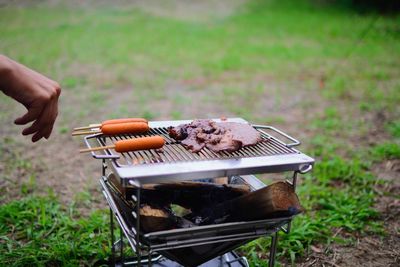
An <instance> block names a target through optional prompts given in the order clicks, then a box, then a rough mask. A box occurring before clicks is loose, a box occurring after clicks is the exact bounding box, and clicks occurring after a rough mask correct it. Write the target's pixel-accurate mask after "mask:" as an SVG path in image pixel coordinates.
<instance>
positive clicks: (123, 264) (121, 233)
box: [119, 227, 125, 266]
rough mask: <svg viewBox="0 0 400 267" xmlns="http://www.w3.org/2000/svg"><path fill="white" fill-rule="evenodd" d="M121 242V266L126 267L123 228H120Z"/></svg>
mask: <svg viewBox="0 0 400 267" xmlns="http://www.w3.org/2000/svg"><path fill="white" fill-rule="evenodd" d="M119 238H120V239H119V240H120V245H119V255H120V258H121V265H122V266H125V259H124V233H123V232H122V228H121V227H120V228H119Z"/></svg>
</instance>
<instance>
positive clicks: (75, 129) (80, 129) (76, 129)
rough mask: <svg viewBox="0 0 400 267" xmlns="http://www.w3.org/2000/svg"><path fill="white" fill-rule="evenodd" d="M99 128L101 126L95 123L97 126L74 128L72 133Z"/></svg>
mask: <svg viewBox="0 0 400 267" xmlns="http://www.w3.org/2000/svg"><path fill="white" fill-rule="evenodd" d="M99 127H101V124H99V123H97V124H90V125H89V126H83V127H76V128H74V132H75V131H82V130H88V129H92V128H99Z"/></svg>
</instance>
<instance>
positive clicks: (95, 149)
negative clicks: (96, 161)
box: [79, 145, 115, 153]
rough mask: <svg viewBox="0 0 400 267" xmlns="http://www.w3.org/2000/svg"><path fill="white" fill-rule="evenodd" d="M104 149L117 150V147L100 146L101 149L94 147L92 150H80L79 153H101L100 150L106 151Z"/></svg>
mask: <svg viewBox="0 0 400 267" xmlns="http://www.w3.org/2000/svg"><path fill="white" fill-rule="evenodd" d="M104 149H115V145H109V146H99V147H92V148H85V149H80V150H79V153H86V152H92V151H99V150H104Z"/></svg>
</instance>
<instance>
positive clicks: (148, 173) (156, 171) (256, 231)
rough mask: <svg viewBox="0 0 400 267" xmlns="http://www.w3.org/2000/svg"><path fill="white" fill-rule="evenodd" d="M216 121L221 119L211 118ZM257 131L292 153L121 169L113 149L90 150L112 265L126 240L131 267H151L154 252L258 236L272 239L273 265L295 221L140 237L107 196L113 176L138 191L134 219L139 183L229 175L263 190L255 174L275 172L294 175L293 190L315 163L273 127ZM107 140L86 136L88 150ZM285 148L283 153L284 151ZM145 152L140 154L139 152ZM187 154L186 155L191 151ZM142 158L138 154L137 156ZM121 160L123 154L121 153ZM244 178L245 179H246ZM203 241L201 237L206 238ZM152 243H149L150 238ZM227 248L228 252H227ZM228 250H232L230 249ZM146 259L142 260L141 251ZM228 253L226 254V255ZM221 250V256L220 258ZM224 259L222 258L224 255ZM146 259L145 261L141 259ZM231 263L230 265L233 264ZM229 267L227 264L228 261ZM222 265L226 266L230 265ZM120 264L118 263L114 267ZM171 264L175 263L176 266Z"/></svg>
mask: <svg viewBox="0 0 400 267" xmlns="http://www.w3.org/2000/svg"><path fill="white" fill-rule="evenodd" d="M215 121H220V120H215ZM228 121H235V122H241V123H247V122H246V121H245V120H243V119H241V118H233V119H228ZM190 122H191V120H186V121H162V122H149V126H150V128H157V127H168V126H178V125H179V124H183V123H190ZM253 127H255V128H256V129H258V130H261V131H263V134H265V135H266V136H267V137H268V140H272V141H273V142H274V144H278V145H279V146H280V147H281V148H282V149H284V151H290V152H291V153H282V154H278V155H263V156H254V157H237V156H236V157H228V158H225V159H201V160H197V159H195V160H188V161H184V162H182V161H177V162H172V163H171V162H168V163H160V162H158V163H149V164H138V165H123V164H120V163H119V162H118V160H121V159H120V155H119V154H116V153H114V152H113V151H111V150H104V151H102V152H100V153H98V152H97V153H95V152H92V156H93V157H94V158H96V159H101V160H102V177H101V179H100V183H101V185H102V189H103V194H104V196H105V198H106V200H107V202H108V204H109V207H110V232H111V243H112V246H111V251H112V256H111V263H112V264H113V265H115V263H116V262H115V257H116V255H117V254H116V250H119V255H120V259H121V262H122V263H124V262H126V261H125V258H124V257H125V256H124V249H123V246H124V245H123V244H124V242H123V240H124V238H126V239H127V240H128V243H129V245H130V247H131V248H132V250H133V251H135V252H136V255H137V258H136V259H135V261H134V262H135V265H136V266H141V264H143V263H144V264H146V263H147V264H148V265H146V266H151V265H152V263H153V262H154V263H156V264H155V266H161V265H157V261H158V259H159V257H156V258H153V256H154V255H155V252H157V251H160V252H165V251H166V250H168V249H171V248H176V247H179V248H184V247H191V246H198V245H203V244H213V243H218V244H220V243H224V242H225V241H226V242H229V241H238V242H243V243H245V242H248V241H249V240H252V239H256V238H258V237H261V236H271V249H270V255H269V264H268V266H270V267H272V266H274V261H275V254H276V246H277V239H278V232H279V231H280V230H282V231H283V232H285V233H288V232H290V228H291V220H292V218H293V217H282V218H277V219H273V220H262V221H252V222H239V223H225V224H219V225H214V226H206V227H199V228H197V227H196V228H197V229H189V230H188V229H177V230H169V231H163V232H153V233H149V234H145V235H142V234H138V233H139V232H140V231H139V229H140V220H135V222H134V223H133V224H132V223H131V224H129V223H128V221H127V220H126V219H124V217H123V216H122V213H121V212H120V211H119V210H118V204H117V203H115V201H113V197H112V196H111V195H110V189H109V188H108V187H107V183H108V178H107V177H108V175H110V174H113V175H115V177H116V178H118V179H117V180H119V181H120V185H121V186H122V187H132V186H134V187H135V188H136V189H135V190H136V194H135V195H133V198H132V200H133V201H134V202H135V203H136V205H135V207H134V209H133V210H131V211H130V212H129V213H130V216H133V217H136V218H137V217H138V215H137V214H139V212H140V209H139V207H140V201H141V185H143V184H148V183H160V182H169V181H180V180H193V179H202V178H217V177H228V178H229V180H230V181H231V180H232V179H233V178H235V177H240V178H241V179H243V180H244V182H245V183H248V184H249V185H250V186H251V187H252V188H253V189H254V190H256V189H259V188H261V187H263V186H265V185H264V184H263V183H262V182H261V181H259V180H258V179H257V178H256V177H255V176H254V174H257V173H278V172H288V171H291V172H293V176H292V179H291V181H288V182H289V183H290V184H292V185H293V187H294V188H295V187H296V182H297V175H298V174H299V173H306V172H308V171H310V170H311V169H312V167H313V164H314V159H313V158H311V157H309V156H307V155H305V154H303V153H301V152H300V151H298V150H296V149H294V148H293V147H294V146H296V145H299V144H300V142H299V141H297V140H296V139H294V138H293V137H291V136H289V135H287V134H285V133H284V132H282V131H280V130H278V129H276V128H274V127H271V126H263V125H253ZM264 130H271V131H273V132H275V133H276V134H278V135H279V136H283V137H285V138H286V139H289V140H291V143H288V144H287V143H285V142H284V141H282V140H281V139H280V138H277V137H275V136H272V135H270V134H268V133H266V132H264ZM106 138H107V137H104V136H102V135H101V134H94V135H89V136H85V138H84V141H85V144H86V145H87V146H88V147H89V148H90V147H92V146H99V145H100V146H103V145H105V144H107V143H106ZM286 149H287V150H286ZM143 153H144V152H143ZM189 153H190V152H189ZM139 154H140V153H139ZM122 156H123V157H124V155H122ZM246 177H247V178H246ZM114 219H116V221H117V223H118V225H119V228H120V231H119V232H120V239H119V240H118V241H117V242H114V241H115V233H114ZM235 230H243V231H245V232H241V233H239V234H237V235H236V234H235V232H234V231H235ZM218 231H220V232H219V233H221V232H222V235H221V236H218V237H213V236H212V233H213V232H214V233H217V232H218ZM191 233H193V234H194V235H193V236H196V235H198V234H200V238H193V236H191ZM154 238H155V239H157V238H161V239H162V238H165V239H164V241H161V242H156V244H154V243H152V242H153V241H154ZM204 238H205V239H204ZM152 239H153V240H152ZM227 249H228V248H227ZM230 249H233V247H231V248H230ZM144 252H146V254H147V256H144V255H145V253H144ZM225 252H227V250H226V251H225ZM225 252H222V253H221V255H222V254H223V253H225ZM224 256H225V255H224ZM224 256H220V258H221V259H222V258H223V257H224ZM144 257H147V260H146V259H144ZM233 261H237V262H240V261H242V259H241V258H237V259H234V260H233ZM233 261H231V262H233ZM243 262H244V263H243V264H241V266H247V267H248V264H247V261H246V259H245V258H244V261H243ZM228 265H229V266H231V265H230V263H228ZM228 265H224V266H228ZM118 266H119V265H118ZM174 266H175V265H174Z"/></svg>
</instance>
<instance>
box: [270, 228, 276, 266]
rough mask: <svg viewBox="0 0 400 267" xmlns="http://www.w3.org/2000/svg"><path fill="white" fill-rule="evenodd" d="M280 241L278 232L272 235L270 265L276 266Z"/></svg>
mask: <svg viewBox="0 0 400 267" xmlns="http://www.w3.org/2000/svg"><path fill="white" fill-rule="evenodd" d="M277 242H278V232H276V233H275V234H273V235H272V236H271V249H270V251H269V261H268V267H274V266H275V255H276V244H277Z"/></svg>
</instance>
